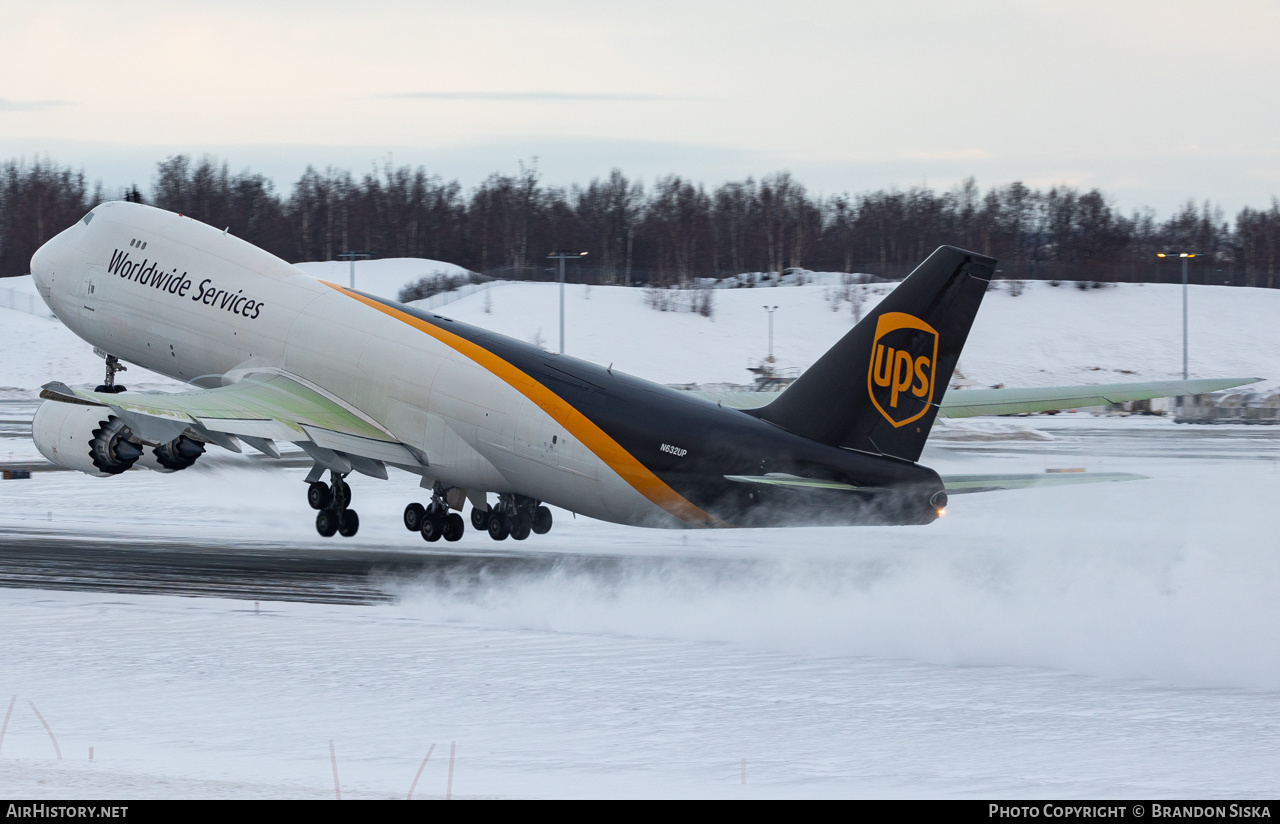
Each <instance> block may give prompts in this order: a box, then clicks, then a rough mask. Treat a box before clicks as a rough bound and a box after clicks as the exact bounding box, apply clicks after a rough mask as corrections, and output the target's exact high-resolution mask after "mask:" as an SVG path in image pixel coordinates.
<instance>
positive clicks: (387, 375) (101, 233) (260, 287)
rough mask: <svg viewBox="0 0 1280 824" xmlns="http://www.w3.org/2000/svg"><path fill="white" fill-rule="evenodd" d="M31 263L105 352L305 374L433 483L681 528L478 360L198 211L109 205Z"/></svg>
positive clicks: (195, 370) (153, 361) (53, 301)
mask: <svg viewBox="0 0 1280 824" xmlns="http://www.w3.org/2000/svg"><path fill="white" fill-rule="evenodd" d="M31 272H32V275H33V278H34V280H35V283H36V286H37V288H38V289H39V291H40V295H41V297H42V298H43V299H44V300H45V302H46V303H47V304H48V305H49V307H50V308H51V309H52V310H53V311H54V313H55V314H57V316H58V317H59V319H61V320H62V322H63V323H64V324H66V325H67V327H68V328H70V329H71V330H72V331H73V332H75V333H76V334H77V335H78V336H79V337H81V338H83V339H84V340H86V341H88V342H89V343H91V344H93V345H94V346H95V347H97V348H99V349H101V350H102V351H104V352H107V353H110V354H112V355H115V356H117V357H119V358H120V359H122V360H125V361H129V362H132V363H136V364H138V365H140V366H143V367H145V368H147V369H151V370H153V371H156V372H159V373H161V374H164V375H168V376H170V377H173V378H177V379H179V380H183V381H187V382H189V383H192V384H194V385H196V386H200V387H205V388H208V387H216V386H222V385H225V384H229V383H234V382H236V381H237V380H239V379H240V378H241V377H243V376H244V375H246V374H249V373H263V372H280V373H284V374H287V375H289V376H291V377H294V378H297V379H300V380H301V381H303V382H304V383H307V384H310V385H311V386H313V387H314V388H316V389H317V390H319V391H321V392H322V393H323V394H325V395H327V396H329V397H330V398H331V399H333V400H335V401H338V402H339V403H341V404H342V405H344V406H346V407H347V408H348V409H350V410H352V411H355V412H357V413H359V414H361V415H362V416H363V417H365V418H367V419H370V420H372V421H375V422H376V423H377V424H379V425H380V426H381V427H382V428H384V429H385V430H386V431H388V432H389V433H391V434H392V435H393V436H394V437H395V438H396V439H398V440H399V441H401V442H402V443H404V444H407V445H409V446H412V447H414V448H415V449H417V450H420V451H421V452H422V453H423V454H425V455H426V456H427V459H428V461H429V463H430V467H429V468H428V469H427V470H426V477H427V479H428V480H439V481H442V482H444V483H445V484H447V485H450V486H456V487H461V488H464V489H470V490H474V491H486V490H487V491H490V492H517V493H519V494H522V495H527V496H529V497H532V498H536V499H539V500H543V501H546V502H548V503H552V504H555V505H558V506H561V507H564V508H566V509H570V510H573V511H576V512H582V513H584V514H587V515H590V516H593V517H598V518H602V519H606V520H611V521H615V522H620V523H631V524H646V525H658V526H660V525H669V526H677V525H680V521H679V520H677V519H676V518H674V517H673V516H672V515H671V514H669V513H668V512H667V511H666V510H664V509H662V508H661V507H659V506H657V505H656V504H654V503H653V502H651V501H650V500H649V499H648V498H646V497H645V496H644V495H642V494H641V493H640V492H638V491H637V490H636V489H634V488H633V487H632V486H631V485H630V484H628V483H627V482H626V481H624V480H623V479H622V478H621V477H620V476H619V475H618V474H617V472H615V471H614V470H613V469H611V468H610V467H609V466H608V465H607V464H605V463H604V462H603V461H602V460H601V459H600V458H599V457H597V456H596V454H594V453H593V452H592V450H591V449H589V448H588V447H587V446H586V445H584V444H582V443H581V442H580V441H579V440H578V439H577V438H576V437H574V435H573V434H572V433H569V432H566V431H565V428H564V427H563V426H561V424H559V423H558V422H557V421H556V420H554V419H553V418H552V417H551V416H550V415H548V414H547V413H546V412H545V411H544V410H543V409H542V408H540V407H539V406H538V405H537V404H535V403H534V402H532V401H531V400H530V399H529V398H527V397H526V396H525V395H523V394H521V392H520V391H518V390H517V389H515V388H514V387H512V386H511V385H509V384H508V383H507V382H505V381H504V380H502V379H501V378H499V377H498V376H496V375H494V374H493V373H492V372H490V371H488V370H487V369H485V368H483V367H482V366H480V365H478V364H477V363H476V362H475V361H473V360H471V359H470V358H468V357H466V356H465V355H463V354H461V353H460V352H458V351H456V350H455V349H454V348H452V347H450V346H448V345H446V344H445V343H443V342H441V341H440V340H438V339H437V338H435V337H432V336H431V335H427V334H423V333H422V332H421V331H419V330H418V329H415V328H414V327H413V326H411V325H409V324H406V323H402V322H399V321H397V320H395V319H393V318H389V317H388V316H387V315H386V314H384V313H382V312H379V311H377V310H376V309H374V308H370V307H369V306H367V305H365V304H363V303H361V302H360V301H357V300H353V299H352V297H350V296H349V295H347V294H345V293H343V292H341V291H339V290H337V289H335V288H334V287H332V286H329V285H326V284H324V283H322V282H319V281H317V280H315V279H314V278H311V277H309V276H308V275H306V274H304V273H303V272H302V271H301V270H299V269H297V268H295V267H293V266H292V265H290V264H288V263H286V262H285V261H283V260H281V259H280V258H277V257H275V256H274V255H271V254H269V253H267V252H265V251H263V250H261V249H259V248H257V247H256V246H253V245H252V244H249V243H247V242H245V241H243V240H240V239H239V238H236V237H235V236H233V235H230V234H227V233H224V232H221V231H218V230H217V229H214V228H212V227H210V226H207V225H205V224H203V223H200V222H198V221H195V220H192V219H190V218H186V217H182V216H179V215H175V214H172V213H170V212H165V211H162V210H159V209H153V208H151V207H147V206H142V205H138V204H131V203H122V202H114V203H105V204H102V205H101V206H98V207H97V208H96V209H94V210H93V212H92V213H91V217H89V218H87V221H80V222H77V223H76V224H75V225H73V226H72V227H71V228H69V229H67V230H66V231H64V232H62V233H61V234H59V235H58V236H57V237H55V238H54V239H52V240H50V241H49V242H48V243H46V244H45V245H44V246H42V247H41V248H40V250H39V251H38V252H37V253H36V255H35V256H34V257H33V258H32V261H31Z"/></svg>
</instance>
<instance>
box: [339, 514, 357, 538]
mask: <svg viewBox="0 0 1280 824" xmlns="http://www.w3.org/2000/svg"><path fill="white" fill-rule="evenodd" d="M359 531H360V516H359V515H357V514H356V511H355V510H354V509H344V510H342V512H341V514H339V515H338V534H339V535H341V536H342V537H343V538H350V537H351V536H353V535H355V534H356V533H357V532H359Z"/></svg>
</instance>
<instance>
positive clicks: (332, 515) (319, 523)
mask: <svg viewBox="0 0 1280 824" xmlns="http://www.w3.org/2000/svg"><path fill="white" fill-rule="evenodd" d="M337 531H338V513H337V512H335V511H334V510H332V509H322V510H320V511H319V512H317V513H316V532H319V533H320V535H321V536H322V537H325V538H332V537H333V534H334V533H335V532H337Z"/></svg>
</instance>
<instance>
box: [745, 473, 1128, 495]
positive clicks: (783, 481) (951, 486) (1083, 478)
mask: <svg viewBox="0 0 1280 824" xmlns="http://www.w3.org/2000/svg"><path fill="white" fill-rule="evenodd" d="M724 477H725V479H726V480H730V481H736V482H737V483H744V484H761V485H765V486H782V487H788V488H791V489H828V490H837V491H842V492H861V493H875V492H885V491H890V490H885V489H882V488H880V487H871V486H855V485H853V484H847V483H842V482H840V481H828V480H823V479H820V478H802V477H799V476H797V475H788V474H785V473H782V472H770V473H768V474H767V475H725V476H724ZM1146 479H1147V476H1146V475H1134V474H1132V473H1129V472H1085V471H1083V470H1081V471H1075V470H1072V471H1060V472H1024V473H1017V474H1003V475H943V476H942V483H943V484H944V485H945V486H946V488H947V494H948V495H963V494H966V493H969V492H995V491H996V490H1001V489H1027V488H1029V487H1033V486H1065V485H1067V484H1097V483H1107V482H1111V481H1142V480H1146Z"/></svg>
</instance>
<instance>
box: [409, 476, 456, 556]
mask: <svg viewBox="0 0 1280 824" xmlns="http://www.w3.org/2000/svg"><path fill="white" fill-rule="evenodd" d="M447 492H448V490H447V489H446V488H445V487H444V485H442V484H440V483H437V484H436V486H435V489H433V490H432V492H431V503H429V504H427V505H426V506H423V505H422V504H419V503H412V504H409V505H408V506H406V507H405V508H404V526H405V529H407V530H409V531H410V532H420V533H422V540H424V541H430V542H432V543H435V542H436V541H438V540H440V539H441V538H444V539H445V540H446V541H451V542H452V541H456V540H458V539H459V538H461V537H462V535H463V533H464V532H466V530H467V525H466V523H465V522H463V520H462V516H461V515H459V514H458V513H456V512H450V511H449V504H448V502H447V501H446V500H445V495H446V493H447Z"/></svg>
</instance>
